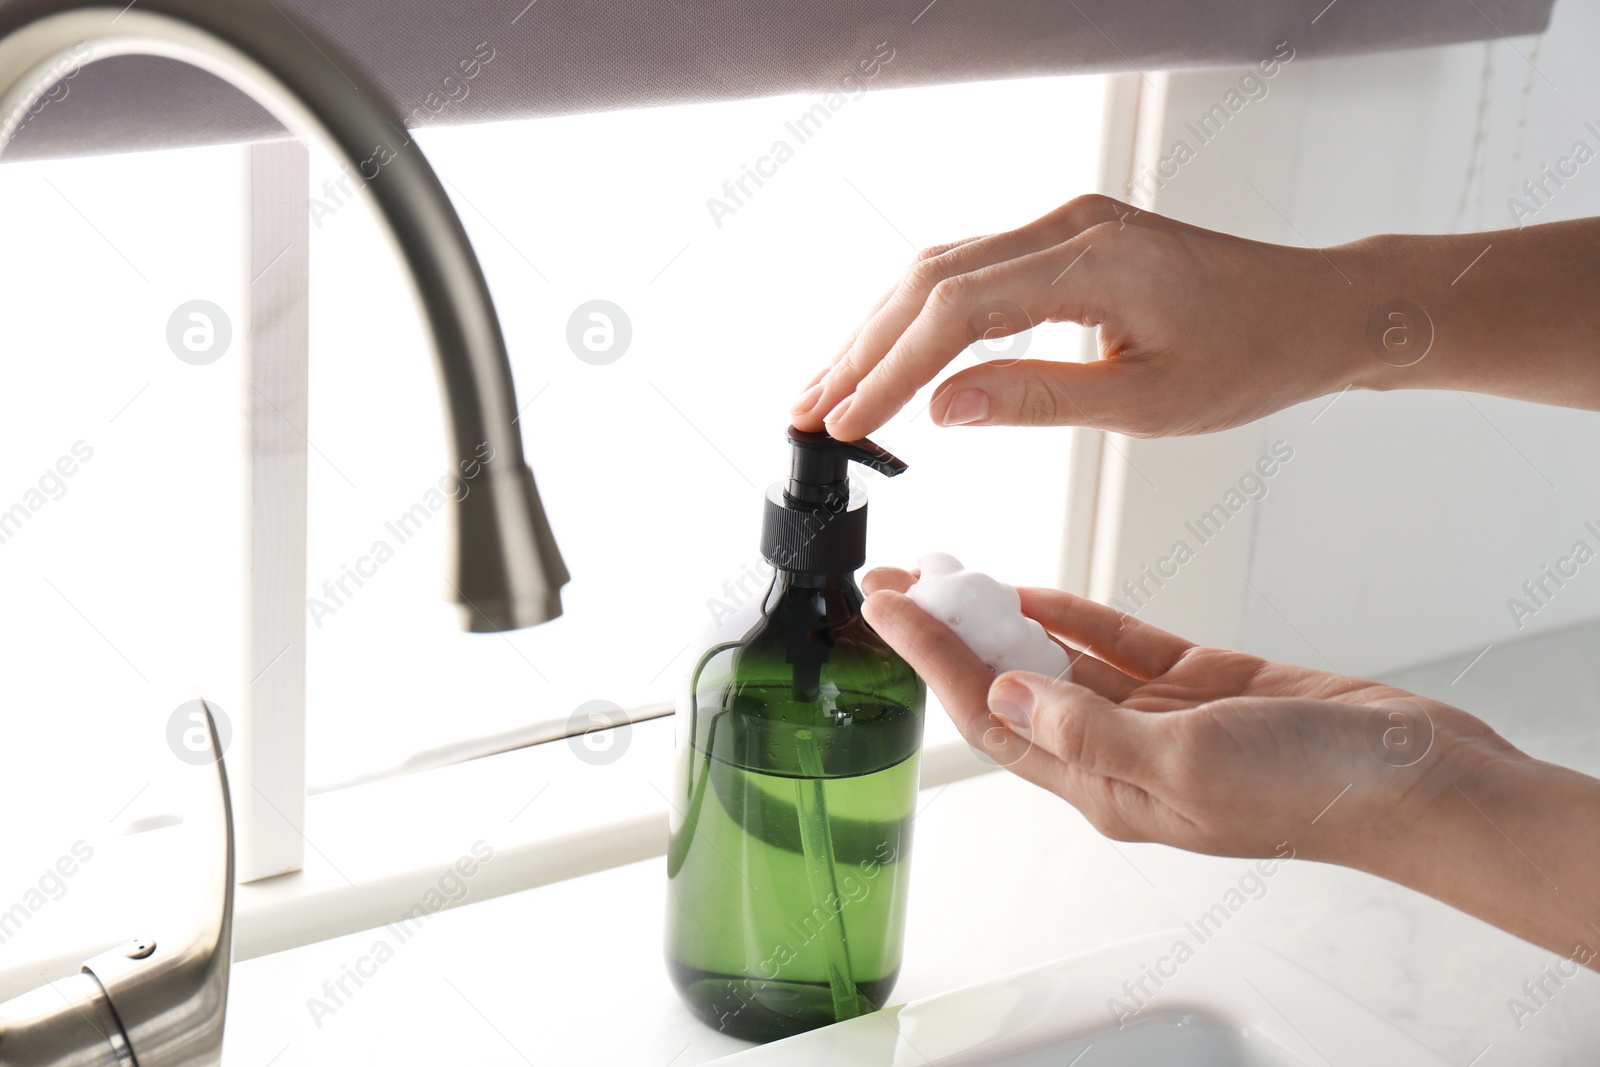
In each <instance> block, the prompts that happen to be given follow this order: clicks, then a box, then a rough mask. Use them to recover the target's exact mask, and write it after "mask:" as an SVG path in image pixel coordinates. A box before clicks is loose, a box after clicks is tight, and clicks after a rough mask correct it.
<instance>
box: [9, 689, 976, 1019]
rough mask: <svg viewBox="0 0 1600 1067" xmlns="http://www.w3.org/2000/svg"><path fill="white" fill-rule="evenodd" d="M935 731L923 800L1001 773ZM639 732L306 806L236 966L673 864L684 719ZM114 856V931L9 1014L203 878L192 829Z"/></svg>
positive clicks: (30, 973)
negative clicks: (609, 756) (400, 923)
mask: <svg viewBox="0 0 1600 1067" xmlns="http://www.w3.org/2000/svg"><path fill="white" fill-rule="evenodd" d="M929 720H930V723H937V724H938V726H934V727H931V728H930V733H931V734H932V735H933V736H934V737H935V738H938V737H939V736H940V735H941V734H943V735H947V736H945V737H944V739H942V740H933V741H932V742H931V743H929V744H927V745H926V746H925V747H924V749H923V759H922V787H923V788H929V787H933V786H939V785H942V784H945V783H947V782H951V781H955V780H957V779H961V778H967V777H971V776H972V775H975V774H980V773H982V772H984V771H987V770H992V769H993V767H992V766H991V765H990V764H988V763H986V762H984V761H983V760H981V759H979V758H978V757H977V756H976V755H975V754H974V753H973V752H972V750H971V749H970V748H968V747H967V746H966V745H965V744H964V743H962V742H961V741H959V740H957V739H954V738H953V737H950V736H948V735H949V734H953V729H950V728H949V725H948V720H946V719H945V716H944V713H943V711H942V710H940V709H939V708H938V706H937V704H936V703H935V702H933V701H931V700H930V707H929ZM627 729H628V740H627V747H626V749H625V750H624V751H622V753H621V754H620V756H618V757H617V758H616V759H615V760H614V761H613V762H611V763H609V764H604V765H595V764H592V763H589V762H585V761H584V760H583V759H581V758H580V757H579V754H578V752H577V751H576V749H575V748H574V745H579V744H581V743H582V742H581V740H577V741H571V742H569V741H565V740H563V741H552V742H547V743H544V744H539V745H532V746H529V747H527V748H522V749H517V750H514V751H510V752H502V753H499V754H497V755H494V756H488V757H485V758H482V759H477V760H472V761H470V762H466V763H459V764H453V765H451V766H448V767H440V768H436V769H433V770H427V771H421V772H418V773H415V774H408V775H403V776H400V777H395V778H389V779H386V780H383V781H377V782H372V783H368V784H365V785H360V786H354V787H351V788H348V789H340V790H336V791H333V792H329V793H323V794H320V795H315V796H312V797H309V798H308V800H307V805H306V809H307V810H306V827H307V828H306V866H305V869H304V870H302V871H298V872H295V873H293V874H287V875H282V876H279V877H276V878H269V879H266V880H263V881H259V882H254V883H250V884H247V885H241V886H239V887H238V889H237V894H236V898H235V913H234V951H233V957H234V959H235V960H236V961H239V960H247V959H252V958H255V957H257V956H264V955H267V954H269V953H274V952H282V951H284V950H286V949H290V948H295V947H298V946H301V945H307V944H311V943H313V942H317V941H323V940H326V939H328V938H333V937H338V936H340V935H343V934H348V933H353V932H355V931H359V930H366V929H371V928H373V927H377V926H381V925H383V924H385V923H389V922H393V921H395V920H397V919H399V918H400V917H401V916H404V915H406V914H407V913H409V912H411V911H412V909H413V908H415V907H417V906H419V905H420V906H422V907H423V908H424V909H425V910H427V911H429V912H432V911H434V910H445V909H448V908H454V907H459V906H461V905H462V904H467V903H475V902H478V901H482V900H486V899H490V898H493V897H498V896H503V895H505V894H507V893H514V892H518V891H520V890H524V889H530V888H533V887H535V886H541V885H547V884H549V883H552V882H559V881H563V880H566V879H570V878H575V877H578V876H580V875H585V874H590V873H593V872H595V871H600V870H606V869H609V868H613V867H619V866H622V865H625V864H629V863H633V862H636V861H638V860H642V859H648V858H650V857H653V856H659V855H661V854H663V852H664V850H665V847H666V830H667V827H666V814H667V796H668V795H669V793H670V782H671V778H672V771H673V762H672V752H673V741H674V738H673V734H674V719H673V718H672V717H670V716H669V717H665V718H658V719H650V720H647V721H645V722H641V723H634V724H632V725H631V726H630V727H628V728H627ZM605 733H611V731H606V732H605ZM591 736H598V735H591ZM615 743H617V742H613V744H615ZM241 788H245V787H244V786H241V785H240V783H238V782H234V783H233V789H234V791H235V793H236V794H237V792H238V791H239V790H240V789H241ZM475 846H476V848H477V850H478V853H479V854H480V855H481V853H482V851H483V850H484V849H485V848H487V849H492V853H493V858H492V860H490V861H489V862H485V863H482V864H481V865H478V866H477V868H476V870H475V871H474V873H473V874H472V876H471V877H470V878H469V879H466V880H465V882H466V884H465V886H464V888H462V889H461V890H457V889H456V888H455V885H456V881H455V879H454V878H453V877H452V876H451V875H450V873H449V872H451V871H452V869H453V868H454V867H455V865H456V864H457V862H458V861H460V860H462V859H463V858H469V859H470V858H474V848H475ZM102 851H103V853H104V858H97V859H96V863H97V864H105V865H106V866H107V867H111V866H113V865H115V866H116V868H117V869H118V870H119V871H120V872H122V878H121V879H120V880H119V891H118V905H117V908H116V911H117V914H118V918H117V920H116V921H117V923H118V925H115V926H112V925H106V926H105V927H104V928H98V929H93V930H87V929H86V930H74V931H73V932H72V935H71V939H70V944H71V945H72V946H73V947H72V948H71V949H69V950H64V951H55V952H50V953H48V954H37V953H36V954H34V955H32V956H31V957H24V958H20V959H8V960H6V962H5V966H3V967H0V1000H3V999H6V998H9V997H11V996H15V995H16V994H18V993H21V992H24V991H26V990H28V989H31V988H33V987H34V986H37V985H39V984H41V983H42V982H46V981H49V980H51V979H54V978H58V977H61V976H63V975H67V974H71V973H73V972H75V971H77V970H78V967H79V965H80V964H81V963H82V962H83V961H84V960H85V959H87V958H89V957H91V956H93V955H95V954H96V953H97V952H100V951H102V950H104V949H105V948H109V947H111V946H113V945H116V944H120V943H122V942H123V941H126V940H127V939H128V938H130V937H133V936H136V935H143V934H144V933H145V931H144V930H143V929H135V928H128V927H127V921H128V919H127V917H129V916H146V915H148V916H158V915H160V914H161V913H162V909H163V908H164V907H172V906H181V905H182V904H183V903H184V900H183V892H184V884H185V880H186V878H188V877H191V876H192V877H196V878H197V877H199V876H200V874H199V872H197V871H193V869H192V864H193V860H192V850H191V848H190V847H189V841H188V839H187V835H186V834H185V833H184V831H183V828H182V827H181V826H178V827H167V828H163V829H158V830H151V831H148V832H146V833H143V834H138V835H136V836H133V837H125V838H117V839H113V840H111V841H110V842H108V843H107V844H106V845H105V846H104V847H103V849H102ZM441 880H444V886H443V888H441ZM430 894H431V895H430ZM452 897H454V898H455V899H451V898H452ZM40 920H41V921H48V918H47V917H46V916H45V915H44V914H41V915H40ZM111 921H112V920H111V919H110V918H108V919H107V922H108V923H110V922H111ZM52 940H53V941H54V942H55V944H60V943H61V941H60V940H59V939H52Z"/></svg>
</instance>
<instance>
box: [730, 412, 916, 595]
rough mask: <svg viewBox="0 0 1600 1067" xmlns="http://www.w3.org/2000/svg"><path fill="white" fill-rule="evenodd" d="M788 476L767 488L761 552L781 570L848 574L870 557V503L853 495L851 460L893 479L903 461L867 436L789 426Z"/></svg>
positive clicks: (860, 496) (898, 472)
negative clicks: (844, 438)
mask: <svg viewBox="0 0 1600 1067" xmlns="http://www.w3.org/2000/svg"><path fill="white" fill-rule="evenodd" d="M789 444H790V446H791V449H792V451H793V457H792V459H791V462H790V467H789V480H788V482H787V483H785V484H782V485H774V486H772V488H770V489H768V490H767V513H766V522H765V524H764V527H763V529H762V536H761V550H762V554H763V555H765V556H766V558H767V562H768V563H771V564H772V565H773V566H774V567H778V568H781V569H783V570H792V571H809V572H812V573H818V574H849V573H852V572H854V571H855V569H856V568H857V567H859V566H861V564H862V563H863V562H865V560H866V558H867V501H866V498H865V497H864V496H862V495H861V494H859V493H857V494H856V495H855V497H854V498H853V499H852V497H851V493H850V464H851V463H852V462H855V463H860V464H861V465H863V466H866V467H871V468H872V469H873V470H875V471H878V472H879V473H881V474H884V475H887V476H888V477H890V478H893V477H894V476H895V475H897V474H900V473H902V472H903V471H904V470H905V469H906V465H905V463H903V462H902V461H901V460H899V459H897V458H895V457H894V456H892V455H890V454H889V453H888V452H886V451H885V450H884V449H882V448H880V447H879V446H878V445H876V444H874V443H873V442H872V441H869V440H867V439H866V438H865V437H863V438H861V439H860V440H859V441H840V440H838V439H836V438H834V437H831V436H829V435H828V434H827V433H825V432H820V431H808V430H797V429H795V428H794V427H793V426H791V427H789Z"/></svg>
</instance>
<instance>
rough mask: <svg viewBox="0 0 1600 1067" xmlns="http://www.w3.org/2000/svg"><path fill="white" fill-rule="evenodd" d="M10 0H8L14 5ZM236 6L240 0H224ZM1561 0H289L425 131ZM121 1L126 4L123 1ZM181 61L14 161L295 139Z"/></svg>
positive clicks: (130, 76)
mask: <svg viewBox="0 0 1600 1067" xmlns="http://www.w3.org/2000/svg"><path fill="white" fill-rule="evenodd" d="M11 2H12V0H0V14H3V13H4V12H5V10H6V8H7V7H8V6H10V4H11ZM218 2H219V3H226V2H230V0H218ZM262 2H263V3H265V2H268V0H262ZM1552 2H1553V0H1334V2H1333V3H1331V4H1330V3H1328V2H1327V0H1304V2H1302V0H1003V2H999V3H985V2H980V0H934V2H933V3H928V0H909V2H902V0H806V2H804V3H798V2H792V0H789V2H781V3H780V2H773V3H765V4H757V3H751V2H747V0H611V2H604V3H583V2H577V0H534V2H532V3H529V2H528V0H388V2H379V0H337V2H329V0H320V2H319V0H271V3H272V6H273V7H275V8H276V9H277V10H278V11H279V12H280V13H281V16H282V17H283V18H285V19H287V20H289V21H291V22H293V23H294V24H295V25H296V26H299V27H301V28H303V29H304V30H306V31H308V32H310V33H312V34H315V35H317V36H318V37H319V38H326V39H327V40H329V41H331V42H332V43H333V45H334V46H335V48H336V49H337V53H336V54H339V59H338V60H337V61H338V62H350V63H353V64H355V65H356V66H358V67H359V68H361V70H363V71H364V72H365V73H366V74H367V75H368V76H369V77H370V78H371V79H373V80H374V81H375V82H376V83H377V84H378V85H379V86H380V87H381V88H382V90H383V92H384V93H386V94H387V95H388V96H389V97H390V99H391V101H392V102H393V104H394V105H395V107H396V109H397V110H398V111H400V112H401V113H402V114H403V115H405V116H407V124H408V125H410V126H413V127H416V126H429V125H436V124H452V123H464V122H483V121H490V120H495V119H508V118H521V117H528V116H536V115H557V114H564V113H571V112H582V111H598V110H609V109H614V108H624V107H637V106H644V105H653V104H668V103H682V102H689V101H698V100H723V99H732V98H739V97H752V96H764V95H771V94H775V93H786V92H797V91H804V92H826V91H829V90H838V91H843V92H854V91H859V90H860V89H861V88H869V89H870V88H889V87H896V86H908V85H926V84H932V83H940V82H960V81H972V80H980V79H992V78H1012V77H1026V76H1033V75H1044V74H1072V73H1091V72H1106V71H1118V70H1159V69H1172V68H1181V67H1194V66H1211V65H1219V64H1241V63H1252V62H1258V61H1262V60H1267V59H1270V58H1271V57H1272V56H1273V55H1274V54H1275V53H1276V52H1278V50H1279V49H1280V48H1281V47H1283V46H1284V45H1287V46H1288V47H1290V48H1293V49H1294V54H1295V56H1296V58H1297V59H1298V58H1306V57H1317V56H1330V55H1343V54H1350V53H1357V52H1370V51H1384V50H1390V49H1400V48H1411V47H1417V46H1421V45H1429V44H1442V43H1448V42H1458V41H1468V40H1477V39H1485V38H1498V37H1500V36H1502V35H1518V34H1528V33H1537V32H1540V31H1542V30H1543V29H1544V28H1545V26H1546V24H1547V23H1548V21H1549V17H1550V7H1551V4H1552ZM121 3H122V0H117V4H116V6H119V7H120V6H121ZM281 133H282V131H281V129H280V128H279V127H278V125H277V123H276V122H275V121H274V120H273V119H272V118H271V117H270V116H268V115H267V114H266V113H265V112H264V111H262V110H261V109H260V108H259V107H257V106H256V105H254V104H253V103H251V102H250V101H249V100H247V99H246V98H245V97H244V96H243V95H242V94H240V93H238V92H237V91H235V90H234V89H232V88H231V87H229V86H227V85H225V84H224V83H222V82H221V81H219V80H217V79H215V78H213V77H212V76H210V75H208V74H204V73H202V72H200V71H197V70H194V69H192V68H189V67H185V66H183V65H182V64H179V63H176V62H174V61H171V60H164V59H155V58H150V57H143V56H124V57H116V58H109V59H106V60H104V61H101V62H98V63H93V64H91V65H90V66H88V67H86V68H85V69H83V70H82V71H80V72H79V73H78V74H77V75H76V76H75V77H74V78H73V79H72V80H71V82H70V83H68V85H67V87H66V91H65V93H64V94H58V99H55V100H53V101H52V102H51V103H50V104H49V106H47V107H45V108H43V109H42V110H41V111H40V113H39V114H38V115H37V116H35V117H34V118H33V119H32V120H31V121H29V122H28V123H27V125H26V126H25V127H24V128H23V129H21V130H20V131H19V132H18V134H17V136H16V140H15V142H14V143H13V145H12V146H11V147H10V148H9V149H8V150H7V151H6V153H5V158H7V159H22V158H42V157H51V156H63V155H78V154H87V153H100V152H118V151H127V150H136V149H149V148H163V147H178V146H184V145H195V144H206V143H215V142H224V141H247V140H257V139H264V138H271V137H274V136H279V135H281Z"/></svg>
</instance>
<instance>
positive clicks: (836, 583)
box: [772, 567, 861, 595]
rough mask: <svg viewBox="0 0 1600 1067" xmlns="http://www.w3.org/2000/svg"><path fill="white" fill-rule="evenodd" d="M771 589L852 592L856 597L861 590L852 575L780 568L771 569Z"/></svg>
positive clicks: (848, 573)
mask: <svg viewBox="0 0 1600 1067" xmlns="http://www.w3.org/2000/svg"><path fill="white" fill-rule="evenodd" d="M772 587H773V588H774V589H816V590H824V591H826V590H834V589H837V590H840V591H850V590H853V591H855V592H856V594H857V595H859V594H860V592H861V588H860V586H858V585H856V576H855V575H854V574H853V573H850V572H848V571H847V572H845V573H844V574H822V573H817V572H814V571H791V570H786V569H784V568H782V567H774V568H773V569H772Z"/></svg>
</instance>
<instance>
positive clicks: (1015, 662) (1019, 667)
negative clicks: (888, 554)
mask: <svg viewBox="0 0 1600 1067" xmlns="http://www.w3.org/2000/svg"><path fill="white" fill-rule="evenodd" d="M917 566H918V567H920V568H921V570H922V576H921V577H920V578H919V579H917V582H916V584H915V585H913V586H912V587H911V588H910V590H908V591H907V593H906V595H907V596H909V597H910V598H911V599H912V600H913V601H915V602H916V604H917V606H918V607H920V608H921V609H922V610H923V611H926V612H927V613H928V614H929V615H932V616H933V617H934V618H936V619H938V620H939V621H940V622H942V623H944V624H945V625H946V626H948V627H950V628H951V629H952V630H954V631H955V632H956V635H957V636H958V637H960V638H961V640H962V641H964V642H966V645H967V647H968V648H970V649H972V651H973V654H974V655H976V656H977V657H978V658H979V659H981V660H983V662H984V663H986V664H988V666H989V668H990V669H991V670H993V671H995V672H996V673H999V672H1001V671H1033V672H1035V673H1037V674H1046V675H1050V676H1051V677H1055V678H1061V679H1063V680H1067V679H1070V678H1071V677H1072V664H1071V661H1070V660H1069V659H1068V658H1067V652H1066V649H1064V648H1062V647H1061V646H1060V645H1058V644H1056V643H1055V642H1054V641H1052V640H1051V639H1050V635H1049V634H1047V633H1045V629H1044V627H1043V626H1041V625H1039V623H1038V621H1037V620H1035V619H1030V618H1028V617H1027V616H1026V615H1024V614H1023V613H1022V601H1021V599H1020V598H1019V597H1018V596H1017V591H1016V589H1014V588H1012V587H1011V586H1009V585H1006V584H1005V583H1004V582H997V581H995V580H994V579H993V578H991V577H989V576H988V575H987V574H983V573H981V572H979V571H969V570H966V569H965V568H963V567H962V566H961V561H960V560H958V559H956V558H955V557H954V556H952V555H950V554H948V553H945V552H930V553H929V554H928V555H926V556H923V557H922V558H921V559H919V560H918V561H917Z"/></svg>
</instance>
